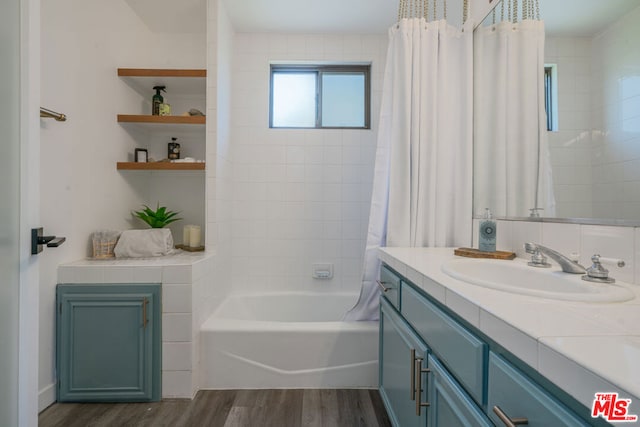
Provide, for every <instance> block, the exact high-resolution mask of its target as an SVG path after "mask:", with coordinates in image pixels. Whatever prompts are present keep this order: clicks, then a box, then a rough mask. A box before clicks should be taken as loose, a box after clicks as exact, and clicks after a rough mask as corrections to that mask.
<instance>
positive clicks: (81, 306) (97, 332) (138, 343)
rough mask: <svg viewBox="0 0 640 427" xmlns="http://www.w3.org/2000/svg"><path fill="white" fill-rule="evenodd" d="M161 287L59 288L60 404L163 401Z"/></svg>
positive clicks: (104, 285) (57, 312)
mask: <svg viewBox="0 0 640 427" xmlns="http://www.w3.org/2000/svg"><path fill="white" fill-rule="evenodd" d="M160 295H161V287H160V285H158V284H149V285H147V284H135V285H129V284H95V285H76V284H73V285H64V284H61V285H58V287H57V292H56V320H57V322H56V332H57V334H56V347H57V348H56V350H57V373H58V389H57V395H58V401H59V402H142V401H157V400H160V397H161V326H160V325H161V310H160V308H161V300H160Z"/></svg>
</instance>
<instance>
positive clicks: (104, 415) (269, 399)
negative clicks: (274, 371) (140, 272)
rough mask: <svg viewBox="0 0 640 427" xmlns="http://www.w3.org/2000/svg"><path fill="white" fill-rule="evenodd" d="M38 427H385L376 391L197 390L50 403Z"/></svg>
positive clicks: (385, 416)
mask: <svg viewBox="0 0 640 427" xmlns="http://www.w3.org/2000/svg"><path fill="white" fill-rule="evenodd" d="M38 425H39V426H40V427H54V426H55V427H76V426H77V427H88V426H96V427H97V426H101V427H102V426H118V427H120V426H135V427H138V426H149V427H151V426H153V427H160V426H171V427H180V426H189V427H191V426H196V427H201V426H202V427H205V426H206V427H209V426H211V427H217V426H220V427H254V426H255V427H269V426H273V427H301V426H305V427H316V426H322V427H342V426H344V427H357V426H362V427H376V426H390V425H391V423H390V422H389V418H388V417H387V413H386V411H385V409H384V405H383V403H382V400H381V399H380V395H379V393H378V391H377V390H215V391H212V390H206V391H205V390H203V391H200V392H198V394H197V395H196V397H195V398H194V399H193V400H186V399H180V400H178V399H176V400H163V401H162V402H154V403H56V404H54V405H52V406H51V407H49V408H47V409H46V410H45V411H43V412H42V413H41V414H40V416H39V422H38Z"/></svg>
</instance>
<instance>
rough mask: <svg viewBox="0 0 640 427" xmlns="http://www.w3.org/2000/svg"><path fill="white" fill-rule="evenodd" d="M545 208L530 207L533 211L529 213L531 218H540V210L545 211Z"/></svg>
mask: <svg viewBox="0 0 640 427" xmlns="http://www.w3.org/2000/svg"><path fill="white" fill-rule="evenodd" d="M543 210H544V208H530V209H529V211H530V212H531V213H530V214H529V218H540V212H539V211H543Z"/></svg>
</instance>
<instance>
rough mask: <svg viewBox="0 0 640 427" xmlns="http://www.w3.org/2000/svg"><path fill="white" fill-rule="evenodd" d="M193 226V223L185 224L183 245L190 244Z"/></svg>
mask: <svg viewBox="0 0 640 427" xmlns="http://www.w3.org/2000/svg"><path fill="white" fill-rule="evenodd" d="M191 227H193V225H185V226H184V228H183V229H182V245H183V246H190V245H189V242H190V240H191Z"/></svg>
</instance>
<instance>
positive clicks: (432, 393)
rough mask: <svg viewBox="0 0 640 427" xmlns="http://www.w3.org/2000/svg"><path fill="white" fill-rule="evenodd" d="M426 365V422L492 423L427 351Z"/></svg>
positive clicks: (448, 425) (454, 426)
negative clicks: (427, 403) (427, 412)
mask: <svg viewBox="0 0 640 427" xmlns="http://www.w3.org/2000/svg"><path fill="white" fill-rule="evenodd" d="M428 366H429V370H430V373H429V393H428V395H429V405H430V406H429V426H440V427H458V426H459V427H468V426H474V427H492V426H493V424H492V423H491V422H490V421H489V419H488V418H487V417H486V415H485V414H484V413H483V412H482V411H481V410H480V409H479V408H478V407H477V406H476V405H475V404H474V403H473V401H472V400H471V399H470V398H469V396H468V395H467V393H465V391H464V390H463V389H462V388H461V387H460V386H459V385H458V384H457V383H456V381H455V380H454V379H453V378H452V377H451V375H450V374H449V372H447V370H446V369H445V368H444V366H442V364H441V363H440V362H439V361H438V359H436V358H435V357H433V356H431V355H430V356H429V362H428ZM549 425H551V424H549Z"/></svg>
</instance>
